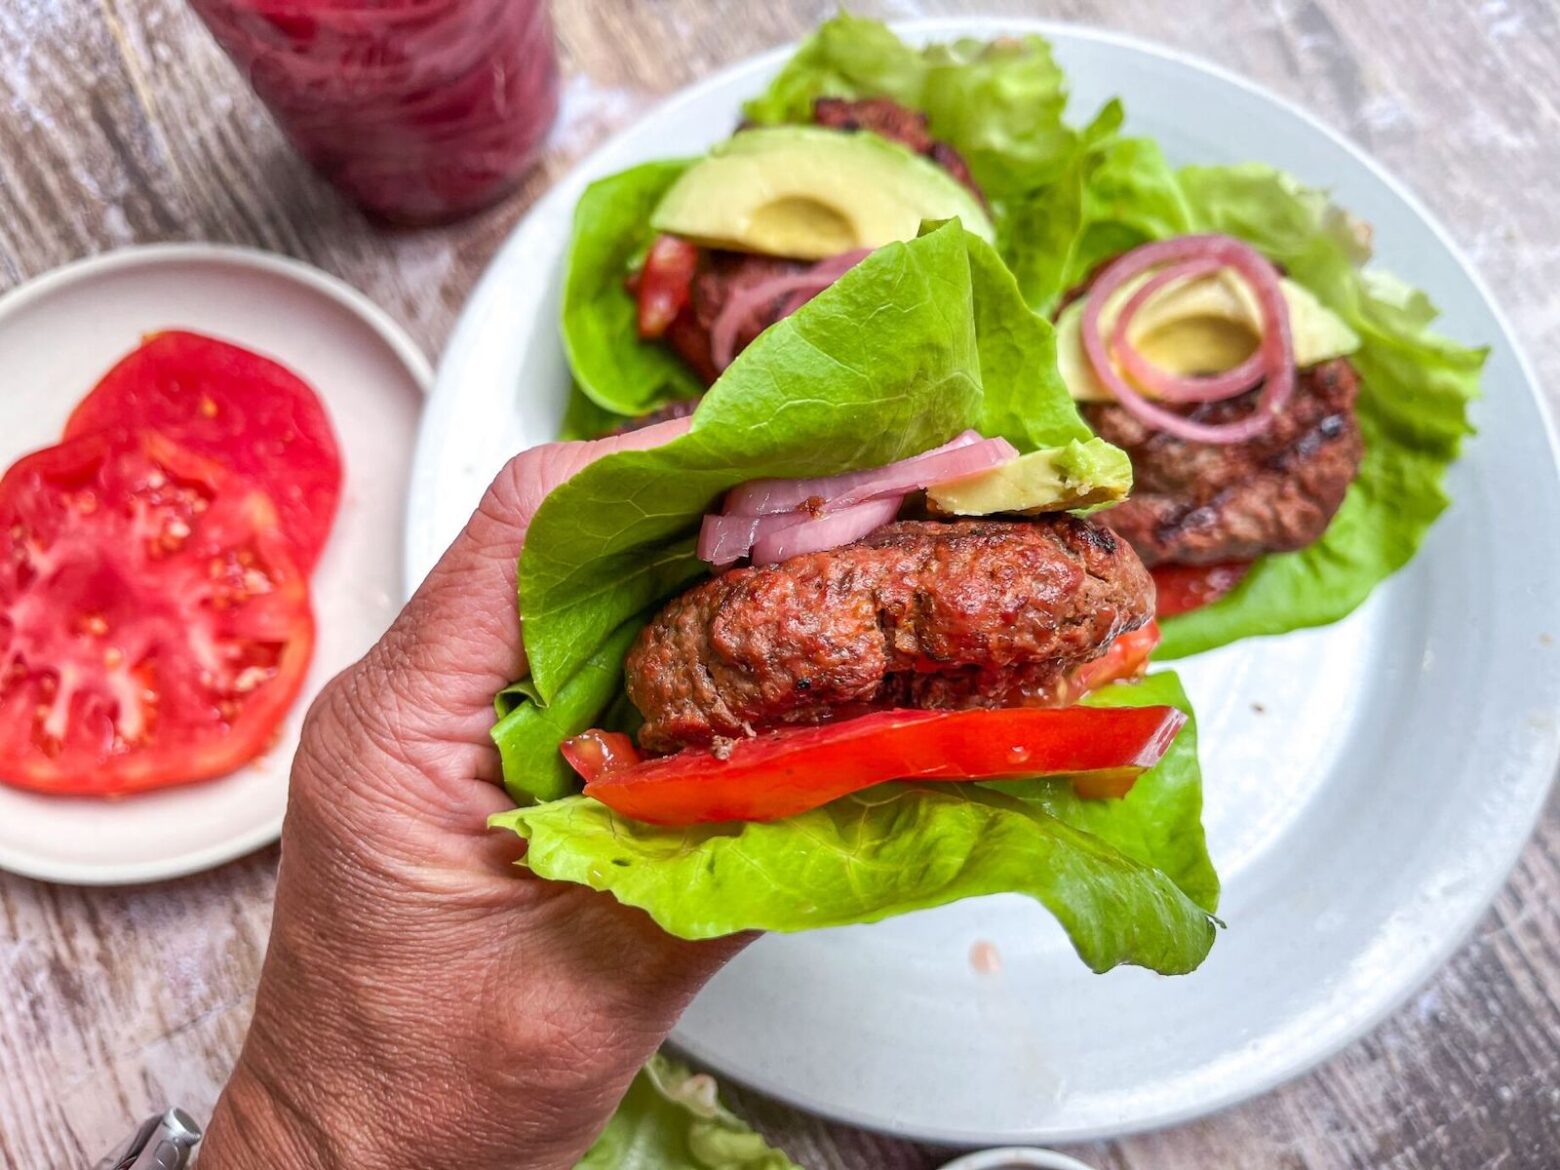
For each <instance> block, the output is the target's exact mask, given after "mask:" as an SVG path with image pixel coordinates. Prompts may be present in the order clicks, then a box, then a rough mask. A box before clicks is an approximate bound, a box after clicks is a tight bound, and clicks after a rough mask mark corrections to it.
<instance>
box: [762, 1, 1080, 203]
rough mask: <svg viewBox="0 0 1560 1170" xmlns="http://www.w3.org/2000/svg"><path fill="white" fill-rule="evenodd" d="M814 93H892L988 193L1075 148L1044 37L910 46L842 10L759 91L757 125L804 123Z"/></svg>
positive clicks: (1032, 183)
mask: <svg viewBox="0 0 1560 1170" xmlns="http://www.w3.org/2000/svg"><path fill="white" fill-rule="evenodd" d="M820 97H841V98H873V97H886V98H892V99H893V100H894V101H896V102H898V103H899V104H900V105H903V106H908V107H910V108H911V109H913V110H919V111H921V112H923V113H925V114H926V115H927V118H928V121H929V125H930V129H931V132H932V135H933V137H935V138H937V139H940V140H941V141H944V142H947V143H948V144H949V145H951V146H953V147H954V148H955V149H956V150H958V151H959V153H960V154H962V155H963V156H964V160H965V161H966V162H967V163H969V165H970V171H971V173H972V174H973V175H974V176H975V181H976V182H977V183H979V184H980V186H981V189H982V190H983V191H984V192H985V193H986V195H987V197H988V198H990V199H992V200H993V201H996V200H1000V199H1003V198H1006V197H1007V196H1009V195H1011V194H1014V193H1018V192H1023V191H1029V190H1033V189H1034V188H1035V187H1037V186H1039V185H1040V184H1042V183H1043V182H1045V181H1046V180H1048V179H1049V178H1051V177H1052V176H1054V174H1055V173H1056V171H1057V170H1058V169H1059V168H1060V167H1061V165H1062V164H1063V162H1064V160H1065V159H1066V158H1067V157H1068V156H1070V155H1071V153H1072V152H1073V149H1074V146H1075V143H1076V134H1075V133H1074V132H1073V131H1072V130H1070V129H1068V128H1067V127H1066V126H1065V125H1064V124H1063V122H1062V114H1063V111H1064V110H1065V109H1066V106H1067V89H1066V78H1065V77H1064V76H1063V74H1062V71H1061V69H1060V68H1059V67H1058V66H1057V64H1056V60H1055V58H1054V57H1053V56H1052V54H1051V46H1050V45H1049V44H1047V43H1046V41H1045V40H1044V38H1042V37H1037V36H1034V35H1028V36H1022V37H1005V38H1002V39H1000V40H997V41H993V42H990V43H987V42H985V41H980V40H974V39H970V38H964V39H961V40H958V41H953V42H949V43H945V44H934V45H928V46H927V47H925V48H924V49H921V48H915V47H913V46H911V45H907V44H906V43H905V42H904V41H901V40H900V39H899V37H898V36H896V35H895V34H894V32H893V30H891V29H890V28H888V26H887V25H884V24H882V23H881V22H879V21H876V20H868V19H865V18H862V17H858V16H851V15H849V14H848V13H842V14H840V15H839V16H836V17H834V18H833V19H832V20H828V21H825V22H824V23H823V24H822V25H821V26H820V27H819V28H818V30H817V31H816V32H814V33H813V34H812V36H810V37H808V38H807V40H806V41H804V42H803V43H802V46H801V48H799V49H798V50H797V51H796V54H795V55H794V56H793V57H792V58H791V59H790V60H789V61H788V62H786V64H785V65H784V67H783V68H782V69H781V70H780V72H779V74H778V75H776V77H775V79H774V81H773V82H771V83H770V86H769V88H768V89H767V90H765V91H764V92H763V93H762V94H760V95H759V96H757V97H755V98H754V99H752V100H751V101H749V102H748V103H746V105H744V106H743V113H744V114H745V115H746V116H747V118H748V119H749V120H750V121H752V122H756V123H759V124H770V125H772V124H775V123H781V122H809V121H811V120H812V108H813V102H814V101H816V100H817V99H818V98H820Z"/></svg>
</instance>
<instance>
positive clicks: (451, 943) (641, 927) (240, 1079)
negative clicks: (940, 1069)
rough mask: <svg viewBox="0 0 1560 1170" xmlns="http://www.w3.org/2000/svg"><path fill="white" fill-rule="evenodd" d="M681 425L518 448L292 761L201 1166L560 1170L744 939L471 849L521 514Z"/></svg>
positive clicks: (513, 643)
mask: <svg viewBox="0 0 1560 1170" xmlns="http://www.w3.org/2000/svg"><path fill="white" fill-rule="evenodd" d="M686 426H687V423H686V421H682V422H676V423H671V424H663V425H660V426H656V427H652V428H648V429H646V430H643V431H639V432H635V433H633V434H630V435H628V436H626V437H623V438H619V439H607V440H601V441H598V442H595V443H567V444H565V443H558V444H552V445H549V446H545V447H539V448H536V449H534V450H531V451H527V452H525V453H524V454H523V455H520V456H519V457H517V458H516V459H514V460H512V461H511V462H510V464H509V465H508V466H507V467H506V468H505V469H504V470H503V472H502V473H501V474H500V475H499V477H498V479H497V480H495V481H494V483H493V485H492V487H491V488H489V489H488V492H487V495H486V497H485V498H484V499H483V501H482V504H481V506H480V507H479V508H478V509H477V512H476V515H474V516H473V517H472V518H471V521H470V522H469V523H468V524H467V526H466V529H465V531H464V532H463V533H462V534H461V536H460V537H459V538H458V539H457V540H456V541H455V543H454V545H452V546H451V547H450V549H449V551H448V552H447V553H445V555H444V558H443V559H442V560H441V561H440V562H439V564H438V566H437V567H436V568H435V569H434V570H433V572H432V573H431V574H430V575H429V577H428V579H427V581H425V582H424V583H423V586H422V588H421V589H419V590H418V591H417V594H416V596H415V597H413V598H412V600H411V601H410V602H409V603H408V604H407V606H406V609H405V610H404V611H402V613H401V615H400V617H399V618H397V619H396V622H395V624H394V625H393V626H392V627H391V628H390V630H389V632H388V633H387V634H386V635H385V636H384V637H383V638H382V639H381V640H380V641H379V643H378V645H376V646H375V647H374V648H373V649H372V650H370V651H369V653H368V654H367V656H366V657H364V658H363V660H362V661H361V662H359V663H357V664H356V665H355V666H353V667H351V668H350V669H349V670H347V671H346V672H345V673H343V674H342V675H340V676H339V677H337V678H336V679H335V680H334V681H333V682H332V683H331V684H330V685H329V686H328V687H326V689H325V691H324V692H323V693H322V694H321V695H320V697H319V699H318V700H317V701H316V702H315V704H314V706H313V708H312V709H311V710H310V712H309V716H308V719H307V720H306V722H305V725H304V731H303V739H302V742H301V743H300V745H299V748H298V755H297V758H296V760H295V761H294V764H293V773H292V791H291V797H290V799H289V802H288V808H287V821H286V824H285V826H284V827H283V830H282V864H281V871H280V874H279V876H278V879H277V889H276V909H275V918H274V920H273V923H272V928H271V941H270V947H269V950H268V952H267V955H266V961H265V968H264V971H263V973H262V975H261V978H260V988H259V992H258V994H257V998H256V1001H255V1015H254V1020H253V1023H252V1024H251V1026H250V1032H249V1037H248V1039H247V1040H246V1042H245V1045H244V1050H243V1053H242V1055H241V1056H240V1058H239V1062H238V1065H237V1067H236V1069H235V1070H234V1073H233V1077H232V1080H231V1081H230V1082H229V1084H228V1086H227V1089H226V1090H225V1092H224V1094H223V1097H222V1100H221V1102H220V1103H219V1104H218V1106H217V1111H216V1115H215V1117H214V1118H213V1119H212V1123H211V1126H210V1133H209V1137H208V1138H207V1143H206V1146H205V1150H204V1153H203V1156H202V1159H201V1166H202V1167H203V1168H204V1170H240V1168H243V1170H248V1168H250V1167H254V1168H256V1170H258V1168H260V1167H265V1168H267V1170H269V1168H271V1167H277V1166H286V1167H289V1168H298V1170H306V1168H311V1167H352V1168H353V1170H377V1168H379V1167H425V1166H440V1165H459V1166H461V1167H465V1168H469V1170H481V1168H483V1167H495V1168H496V1167H504V1168H505V1170H519V1168H532V1167H536V1168H541V1167H547V1168H552V1167H569V1166H572V1165H573V1164H574V1162H575V1160H576V1159H577V1158H578V1157H579V1156H580V1154H581V1153H582V1152H583V1151H584V1150H585V1148H586V1147H587V1146H588V1145H589V1143H590V1142H591V1140H592V1139H593V1137H594V1136H595V1134H596V1133H597V1132H598V1131H599V1130H600V1128H601V1127H602V1126H603V1125H604V1124H605V1123H606V1120H607V1118H608V1116H609V1115H610V1114H611V1112H612V1109H613V1107H614V1106H615V1104H616V1103H617V1101H618V1099H619V1098H620V1097H621V1096H622V1094H623V1092H624V1090H625V1089H626V1088H627V1086H628V1082H629V1080H630V1079H631V1078H632V1076H633V1074H634V1072H635V1070H636V1069H637V1068H638V1067H639V1066H640V1065H641V1064H642V1063H643V1062H644V1061H645V1059H646V1058H648V1056H649V1055H650V1053H651V1052H652V1051H653V1050H654V1049H655V1048H656V1046H657V1045H658V1044H659V1043H660V1042H661V1040H662V1039H663V1038H664V1037H665V1035H666V1033H667V1032H668V1031H669V1030H670V1028H671V1026H672V1024H673V1022H674V1021H675V1020H676V1019H677V1016H678V1014H679V1013H680V1012H681V1010H682V1009H683V1007H684V1006H685V1005H686V1004H687V1002H688V1000H689V999H690V998H691V997H692V996H693V994H694V992H695V991H697V990H698V988H699V987H700V986H701V985H702V984H703V983H704V981H705V980H706V979H708V978H709V976H710V975H711V974H713V973H714V972H715V970H716V969H717V968H718V967H719V966H720V965H721V964H722V963H723V962H724V961H725V960H726V959H727V958H728V957H729V956H730V955H731V954H733V953H734V952H735V950H736V949H737V947H739V946H740V945H741V943H740V940H721V941H718V942H714V943H697V944H695V943H688V942H683V941H680V940H678V939H674V938H671V937H669V936H668V935H666V934H664V933H662V932H661V931H660V929H659V928H657V927H656V926H655V925H654V924H653V923H652V922H651V921H650V919H649V918H648V917H646V916H645V915H644V914H643V913H642V912H640V911H638V910H633V909H629V908H627V907H624V906H620V905H619V904H618V903H616V902H614V901H613V900H612V899H611V898H609V897H608V896H606V895H604V894H597V893H594V892H593V891H590V890H587V889H585V888H583V887H580V886H576V885H572V884H568V885H565V884H553V883H549V882H546V881H542V880H540V879H536V878H533V877H530V876H529V875H527V874H525V873H524V871H523V870H518V869H517V868H516V867H515V865H514V862H515V860H516V858H517V856H518V853H519V850H520V849H521V848H522V846H521V844H520V842H518V841H517V840H516V839H515V838H514V837H512V836H511V835H509V834H498V833H490V832H488V831H487V830H486V828H485V827H484V822H485V821H486V818H487V816H488V814H490V813H493V812H496V811H498V810H499V809H502V808H505V807H507V806H508V805H509V801H508V799H507V798H506V797H505V795H504V793H503V790H502V789H501V788H500V787H498V786H497V785H498V782H499V779H500V770H499V760H498V753H497V751H496V750H495V749H494V748H493V746H492V743H491V741H490V740H489V738H488V730H489V728H490V727H491V725H492V722H493V707H492V702H493V695H494V693H495V692H497V691H498V690H499V689H501V688H502V687H503V686H504V685H506V684H507V683H508V682H510V681H511V680H512V679H513V678H514V677H515V676H516V675H517V674H519V673H522V672H523V671H524V653H523V650H522V648H521V644H520V629H519V622H518V618H517V615H516V612H515V603H514V599H515V562H516V558H517V557H518V556H519V552H520V546H521V543H522V541H523V540H524V537H525V530H526V525H527V523H528V522H529V520H530V518H531V516H532V515H534V514H535V511H536V509H537V507H538V506H539V505H540V504H541V501H542V498H543V497H544V496H545V495H546V494H547V492H548V491H549V490H551V489H552V488H553V487H554V486H556V485H557V484H559V483H561V482H563V480H565V479H567V478H568V477H569V476H571V475H573V474H574V473H575V472H577V471H578V470H579V469H580V468H582V467H584V466H585V465H586V464H587V463H589V462H590V461H591V460H592V459H595V458H598V457H599V456H601V455H603V454H606V453H608V452H609V451H612V450H615V449H620V448H623V447H648V446H654V445H655V444H656V443H658V442H663V441H665V440H666V439H667V438H670V437H671V436H672V435H674V434H676V433H679V432H680V431H681V430H682V429H685V428H686Z"/></svg>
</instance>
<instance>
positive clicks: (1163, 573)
mask: <svg viewBox="0 0 1560 1170" xmlns="http://www.w3.org/2000/svg"><path fill="white" fill-rule="evenodd" d="M1251 564H1252V563H1251V562H1250V561H1227V562H1225V563H1223V564H1218V565H1155V566H1154V567H1153V568H1152V569H1150V570H1149V575H1150V576H1151V577H1153V578H1154V588H1155V590H1156V591H1157V592H1156V594H1155V596H1156V598H1157V600H1156V601H1155V603H1154V615H1155V616H1156V617H1162V618H1166V617H1174V616H1175V615H1176V614H1178V613H1187V612H1189V611H1190V610H1194V609H1201V608H1202V607H1203V606H1205V605H1212V604H1213V603H1214V602H1215V601H1218V600H1219V598H1221V597H1223V596H1224V595H1225V594H1226V593H1228V592H1229V591H1230V590H1231V589H1233V588H1235V586H1237V585H1239V584H1240V583H1241V580H1242V579H1243V578H1244V577H1245V576H1246V574H1247V573H1249V572H1250V571H1251Z"/></svg>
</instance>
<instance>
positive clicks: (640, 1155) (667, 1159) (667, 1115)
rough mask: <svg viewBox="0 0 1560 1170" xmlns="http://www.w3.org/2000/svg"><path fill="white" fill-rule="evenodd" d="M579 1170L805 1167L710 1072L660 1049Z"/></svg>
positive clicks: (797, 1169)
mask: <svg viewBox="0 0 1560 1170" xmlns="http://www.w3.org/2000/svg"><path fill="white" fill-rule="evenodd" d="M575 1170H801V1167H799V1166H798V1165H797V1164H796V1163H795V1162H793V1161H791V1159H790V1158H788V1157H786V1156H785V1155H784V1154H783V1153H781V1152H780V1151H779V1150H776V1149H774V1148H773V1147H772V1146H770V1145H769V1144H768V1143H767V1142H765V1141H764V1139H763V1138H762V1137H760V1136H759V1135H758V1134H756V1133H754V1132H753V1130H752V1129H751V1128H750V1127H749V1126H748V1125H747V1124H746V1123H745V1122H743V1121H742V1119H741V1118H739V1117H738V1116H737V1115H736V1114H734V1113H732V1112H731V1110H729V1109H727V1108H726V1107H725V1105H723V1104H722V1103H721V1101H720V1097H719V1096H718V1095H717V1086H716V1084H715V1081H714V1079H713V1078H712V1077H710V1076H709V1075H708V1074H705V1073H694V1072H691V1071H690V1070H689V1069H688V1068H687V1067H686V1066H684V1065H682V1064H680V1063H678V1062H677V1061H675V1060H673V1059H671V1058H670V1057H668V1056H666V1055H664V1054H661V1053H657V1054H656V1055H655V1056H652V1057H651V1058H650V1063H649V1064H647V1065H645V1067H644V1068H643V1069H641V1070H640V1072H639V1075H638V1076H636V1077H635V1078H634V1082H633V1084H632V1085H630V1086H629V1090H628V1094H627V1095H626V1096H625V1097H624V1098H623V1100H622V1102H621V1104H619V1105H618V1108H617V1112H616V1113H614V1114H613V1115H612V1119H611V1120H610V1121H609V1122H607V1128H606V1129H605V1130H603V1131H602V1134H601V1136H600V1137H599V1138H597V1139H596V1143H595V1144H594V1145H593V1146H591V1148H590V1149H589V1150H588V1151H587V1152H586V1154H585V1157H583V1158H582V1159H580V1161H579V1162H578V1163H576V1165H575Z"/></svg>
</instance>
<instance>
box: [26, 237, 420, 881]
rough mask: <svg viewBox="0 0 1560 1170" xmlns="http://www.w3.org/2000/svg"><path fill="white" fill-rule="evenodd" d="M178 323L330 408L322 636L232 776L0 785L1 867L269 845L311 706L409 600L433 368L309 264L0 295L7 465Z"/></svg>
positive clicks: (191, 864) (129, 872)
mask: <svg viewBox="0 0 1560 1170" xmlns="http://www.w3.org/2000/svg"><path fill="white" fill-rule="evenodd" d="M169 328H184V329H192V330H195V331H197V332H202V333H209V334H212V335H213V336H216V337H220V338H223V339H224V340H228V341H232V342H235V343H237V344H239V345H243V346H247V347H249V348H251V349H254V350H255V351H257V352H259V353H262V354H264V355H266V356H267V357H271V358H275V359H276V360H277V361H279V362H281V363H282V364H284V365H286V366H287V367H289V368H290V369H292V370H294V371H296V372H297V373H298V374H299V375H301V376H302V377H303V378H304V379H305V380H306V381H307V382H308V383H309V384H310V385H311V386H313V387H314V388H315V390H317V391H318V392H319V394H320V396H321V397H322V398H323V399H324V400H325V406H326V409H327V410H328V411H329V413H330V417H331V422H332V423H333V424H334V426H335V429H336V435H337V438H338V439H339V440H340V442H341V446H342V458H343V462H344V464H345V467H346V482H345V487H344V490H343V493H342V501H341V511H340V513H339V515H338V516H337V518H336V526H335V529H334V530H333V531H332V533H331V537H330V543H329V545H327V547H326V549H325V554H324V556H323V558H322V559H321V560H320V563H319V566H318V568H317V569H316V570H315V573H314V580H313V583H312V584H313V599H314V612H315V617H316V619H317V625H318V640H317V643H316V645H315V648H314V661H313V663H312V665H311V666H310V668H309V676H308V679H307V681H306V682H305V684H304V689H303V693H302V694H301V695H300V697H299V699H298V702H297V703H296V704H295V705H294V707H293V709H292V711H291V712H289V713H288V716H287V719H286V721H285V723H284V724H283V726H282V729H281V735H280V738H279V739H278V741H277V743H276V745H275V746H274V747H272V748H271V749H270V750H269V751H267V752H266V753H265V754H264V755H263V756H261V757H260V758H259V759H258V760H256V761H255V762H253V763H252V764H250V765H248V766H247V767H245V768H242V769H240V770H239V771H238V772H235V773H234V774H233V775H231V776H227V777H224V778H222V779H220V780H213V781H210V782H207V783H203V784H193V785H189V786H185V787H180V788H171V789H166V790H164V791H160V792H152V793H148V794H146V795H143V796H135V797H131V798H128V799H125V800H118V801H105V800H85V799H73V798H64V797H47V796H39V795H36V794H32V793H27V792H21V791H18V790H17V789H14V788H8V787H5V786H4V785H0V868H3V869H8V870H11V871H13V872H15V873H21V874H26V875H28V876H30V877H36V878H43V879H47V880H50V881H60V882H76V883H82V884H92V885H107V884H119V883H127V882H144V881H153V880H156V879H159V878H168V877H173V876H175V875H177V874H184V873H191V872H194V871H196V870H200V869H205V868H208V867H210V866H213V865H218V864H220V863H221V862H224V861H227V860H229V859H231V858H234V857H238V856H240V855H241V854H244V853H248V852H250V851H251V850H254V849H258V848H259V847H260V846H262V845H266V844H268V843H270V842H271V841H274V840H276V838H277V835H278V834H279V833H280V831H281V824H282V812H283V809H284V808H285V806H286V802H287V772H288V767H289V765H290V763H291V760H292V754H293V750H294V749H295V748H296V747H297V743H298V729H299V727H300V725H301V723H302V721H303V713H304V711H305V709H306V708H307V707H308V704H309V701H310V700H311V699H312V698H313V697H314V695H315V693H316V692H317V691H318V690H319V688H320V687H321V686H322V685H323V684H324V683H325V681H326V680H327V679H329V678H330V677H331V676H332V675H333V674H335V673H336V672H337V671H339V670H340V669H341V668H342V667H344V666H346V665H347V664H348V663H350V662H352V661H353V660H354V659H356V658H357V657H358V656H359V655H361V654H362V653H363V651H364V650H366V649H367V648H368V646H369V645H371V644H372V642H373V641H374V639H375V638H377V637H378V636H379V634H380V633H382V632H383V630H384V628H385V626H386V625H388V624H389V622H390V619H391V617H392V616H393V615H394V613H395V611H396V609H397V608H398V606H399V594H400V563H401V521H402V508H403V505H404V501H405V498H406V479H407V466H408V462H409V459H410V455H411V451H412V444H413V440H414V438H415V435H416V429H417V416H418V413H419V411H420V409H421V406H422V395H423V393H424V392H425V391H426V389H427V387H428V386H429V385H430V384H431V382H432V371H431V369H430V368H429V365H428V361H427V359H426V358H425V357H423V355H422V354H421V353H420V352H419V351H418V349H417V346H416V344H415V343H414V342H413V341H412V340H411V338H410V337H408V336H407V335H406V333H405V332H404V331H403V330H402V329H401V328H400V326H398V325H397V324H396V323H395V322H394V321H392V320H391V319H390V318H389V317H388V316H387V315H386V314H385V313H384V312H383V311H381V310H380V309H378V308H377V307H376V306H374V305H373V304H372V303H371V302H370V301H368V300H367V299H366V298H365V297H364V296H363V295H362V294H361V293H358V292H356V291H355V290H353V289H352V288H350V287H348V286H347V285H345V284H343V283H342V282H341V281H339V280H337V279H335V278H334V277H332V276H327V275H326V274H325V273H323V272H320V271H318V270H316V269H314V268H310V267H309V266H308V265H306V264H301V263H299V262H297V261H294V260H288V259H285V258H282V257H279V256H271V255H267V254H265V253H263V252H254V251H250V250H248V249H241V248H226V247H218V246H215V245H207V244H165V245H154V246H149V247H142V248H130V249H127V250H124V251H120V252H113V253H110V254H108V255H105V256H99V257H94V258H92V259H88V260H83V261H80V262H78V263H75V264H71V265H68V266H66V267H64V268H61V269H58V270H57V271H55V272H51V273H48V274H46V275H44V276H41V277H39V278H38V279H36V280H33V281H31V282H29V283H27V284H25V285H23V286H21V287H20V288H17V289H15V290H13V291H12V292H10V293H9V294H7V295H6V296H5V297H3V298H0V370H4V371H5V391H4V393H3V394H0V436H3V440H0V442H3V446H0V465H4V464H8V463H10V462H11V461H12V460H14V459H16V458H17V457H18V456H20V455H23V454H25V453H26V452H28V451H32V450H35V449H37V448H39V447H45V446H48V445H49V444H51V443H55V442H58V440H59V436H60V432H61V430H62V429H63V428H64V425H65V419H66V417H67V416H68V415H69V413H70V411H71V408H72V407H73V406H75V404H76V403H77V402H79V401H80V400H81V398H82V396H83V395H85V394H86V393H87V391H88V390H90V389H91V388H92V386H93V385H94V384H95V383H96V382H97V380H98V378H99V377H101V376H102V374H103V373H104V372H105V371H106V370H107V369H108V368H109V367H110V366H111V365H113V363H114V362H115V361H116V360H117V359H118V358H120V357H122V356H123V355H125V354H126V353H129V352H130V351H131V350H132V349H134V348H135V347H136V346H137V345H138V344H139V343H140V338H141V336H142V334H144V333H148V332H151V331H154V330H158V329H169Z"/></svg>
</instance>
